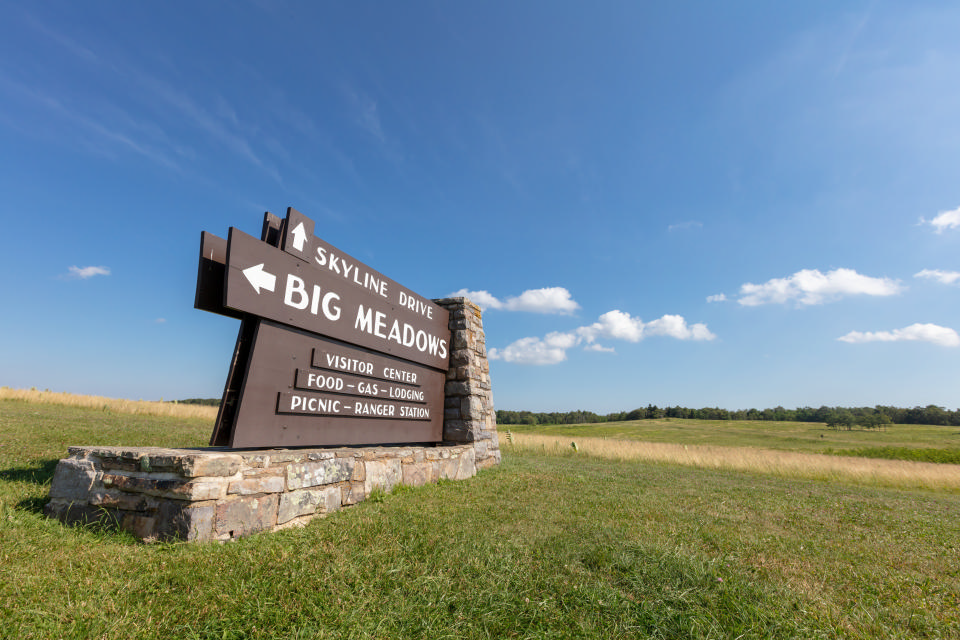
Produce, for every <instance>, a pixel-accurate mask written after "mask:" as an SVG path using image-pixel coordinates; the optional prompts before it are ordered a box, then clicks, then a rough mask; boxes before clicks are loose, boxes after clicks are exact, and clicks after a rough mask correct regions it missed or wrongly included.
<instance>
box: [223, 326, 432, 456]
mask: <svg viewBox="0 0 960 640" xmlns="http://www.w3.org/2000/svg"><path fill="white" fill-rule="evenodd" d="M318 364H319V365H321V366H318ZM347 370H349V371H350V372H347ZM391 378H404V379H406V380H407V382H397V381H393V380H391ZM445 381H446V374H444V373H443V372H442V371H437V370H435V369H431V368H429V367H425V366H422V365H418V364H415V363H412V362H408V361H405V360H401V359H399V358H392V357H390V356H384V355H382V354H376V353H373V352H371V351H369V350H366V349H361V348H357V347H353V346H350V345H347V344H343V343H340V342H337V341H333V340H330V339H328V338H323V337H321V336H317V335H315V334H312V333H309V332H307V331H303V330H299V329H294V328H291V327H287V326H284V325H281V324H278V323H275V322H271V321H269V320H261V321H260V322H259V323H258V327H257V331H256V335H255V336H254V345H253V349H252V352H251V354H250V362H249V368H248V370H247V372H246V376H245V379H244V382H243V388H242V389H241V393H240V401H239V406H238V407H237V415H236V423H235V425H234V429H233V435H232V438H231V440H230V442H229V445H230V446H232V447H266V446H273V447H276V446H284V447H292V446H307V445H309V446H335V445H354V444H371V443H376V444H401V443H406V444H409V443H425V442H438V441H440V440H441V438H442V433H443V388H444V382H445ZM391 394H392V395H391Z"/></svg>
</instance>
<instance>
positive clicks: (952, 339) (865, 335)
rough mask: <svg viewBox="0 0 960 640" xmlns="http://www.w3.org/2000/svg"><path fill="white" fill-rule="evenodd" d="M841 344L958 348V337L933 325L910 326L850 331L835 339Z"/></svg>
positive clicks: (952, 331)
mask: <svg viewBox="0 0 960 640" xmlns="http://www.w3.org/2000/svg"><path fill="white" fill-rule="evenodd" d="M837 340H840V341H841V342H849V343H850V344H862V343H864V342H907V341H918V342H931V343H933V344H936V345H940V346H941V347H960V335H957V332H956V331H954V330H953V329H950V328H947V327H941V326H939V325H935V324H920V323H917V324H912V325H910V326H909V327H905V328H903V329H894V330H893V331H851V332H850V333H848V334H847V335H845V336H840V337H839V338H837Z"/></svg>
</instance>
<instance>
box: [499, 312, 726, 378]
mask: <svg viewBox="0 0 960 640" xmlns="http://www.w3.org/2000/svg"><path fill="white" fill-rule="evenodd" d="M652 336H665V337H669V338H675V339H677V340H695V341H700V340H713V339H714V338H716V336H715V335H714V334H713V333H711V332H710V330H709V329H708V328H707V325H705V324H699V323H698V324H693V325H690V324H687V321H686V320H685V319H684V318H683V316H677V315H665V316H663V317H661V318H659V319H657V320H653V321H651V322H643V321H642V320H641V319H640V318H634V317H632V316H631V315H630V314H629V313H626V312H624V311H620V310H618V309H614V310H613V311H608V312H607V313H604V314H603V315H601V316H600V318H599V319H598V320H597V322H595V323H593V324H591V325H587V326H583V327H579V328H578V329H575V330H573V331H566V332H560V331H554V332H552V333H548V334H547V335H546V336H544V337H543V338H537V337H530V338H521V339H520V340H517V341H515V342H512V343H511V344H509V345H507V346H506V347H504V348H503V349H490V351H489V357H490V358H491V359H492V360H504V361H506V362H513V363H516V364H533V365H549V364H558V363H560V362H563V361H564V360H566V359H567V351H568V350H570V349H572V348H574V347H576V346H578V345H581V344H582V345H585V346H584V350H586V351H600V352H606V353H613V352H614V350H613V348H611V347H606V346H603V345H601V344H600V343H599V342H598V340H601V339H610V340H623V341H625V342H639V341H641V340H643V339H645V338H648V337H652Z"/></svg>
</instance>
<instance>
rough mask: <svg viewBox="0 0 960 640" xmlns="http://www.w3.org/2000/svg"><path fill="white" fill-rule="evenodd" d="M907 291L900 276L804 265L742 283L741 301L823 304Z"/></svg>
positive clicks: (752, 303) (751, 303)
mask: <svg viewBox="0 0 960 640" xmlns="http://www.w3.org/2000/svg"><path fill="white" fill-rule="evenodd" d="M901 291H903V286H901V284H900V281H899V280H893V279H891V278H872V277H870V276H865V275H861V274H859V273H857V272H856V271H854V270H853V269H834V270H833V271H828V272H827V273H821V272H820V271H819V270H817V269H803V270H802V271H798V272H796V273H795V274H793V275H792V276H788V277H786V278H774V279H772V280H768V281H767V282H765V283H763V284H753V283H750V282H748V283H746V284H744V285H742V286H741V287H740V299H739V300H737V302H739V303H740V304H742V305H744V306H747V307H754V306H758V305H762V304H785V303H787V302H790V301H795V302H796V303H797V304H798V305H801V306H802V305H814V304H823V303H825V302H832V301H835V300H839V299H840V298H843V297H846V296H854V295H866V296H892V295H895V294H898V293H900V292H901Z"/></svg>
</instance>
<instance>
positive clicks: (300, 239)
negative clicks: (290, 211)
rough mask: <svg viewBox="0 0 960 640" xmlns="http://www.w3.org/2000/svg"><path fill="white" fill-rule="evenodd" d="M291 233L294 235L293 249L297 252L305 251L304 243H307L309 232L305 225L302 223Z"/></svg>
mask: <svg viewBox="0 0 960 640" xmlns="http://www.w3.org/2000/svg"><path fill="white" fill-rule="evenodd" d="M290 233H292V234H293V248H294V249H296V250H297V251H303V243H305V242H306V241H307V230H306V229H304V228H303V223H302V222H301V223H300V224H298V225H297V226H296V227H294V228H293V231H291V232H290Z"/></svg>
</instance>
